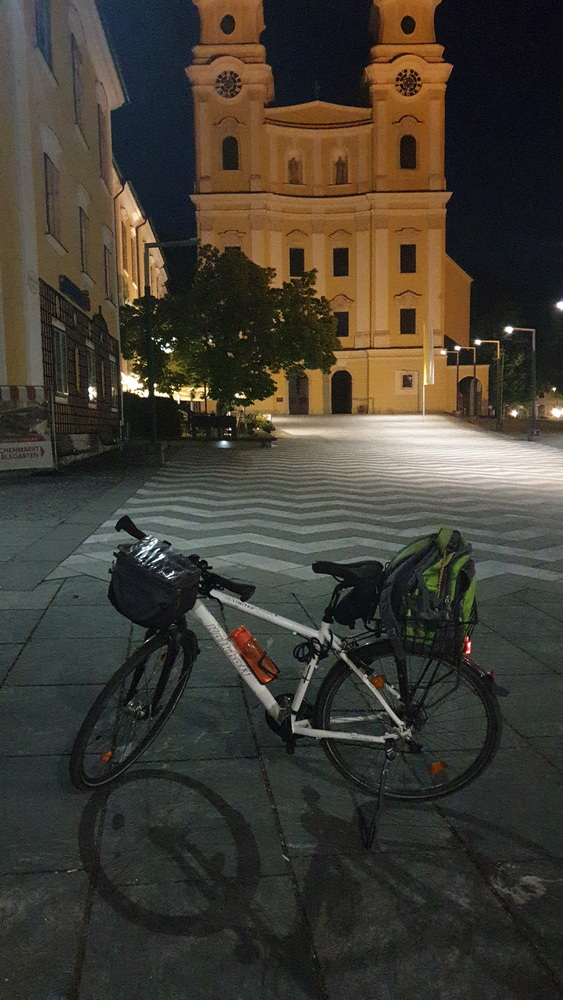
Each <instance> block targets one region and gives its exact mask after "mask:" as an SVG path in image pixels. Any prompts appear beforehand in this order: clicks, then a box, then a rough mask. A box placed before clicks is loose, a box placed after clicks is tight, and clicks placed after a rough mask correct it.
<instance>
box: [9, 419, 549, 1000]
mask: <svg viewBox="0 0 563 1000" xmlns="http://www.w3.org/2000/svg"><path fill="white" fill-rule="evenodd" d="M277 428H278V430H277V433H278V441H277V444H276V446H275V447H274V448H271V449H270V448H260V447H255V446H250V445H248V444H247V443H244V442H240V443H239V444H236V443H233V444H231V443H218V442H187V443H186V444H185V445H181V446H178V447H177V448H176V449H175V450H174V451H173V452H172V453H171V454H170V458H169V461H168V462H167V464H166V465H165V466H164V467H162V468H161V469H159V470H156V471H154V470H153V471H151V470H150V469H144V470H143V469H140V468H133V469H128V468H127V467H126V466H124V465H123V464H121V463H120V462H119V460H118V459H117V458H115V459H114V460H113V461H110V462H109V463H107V464H99V465H98V466H96V464H94V465H90V464H87V463H84V467H83V468H82V469H79V468H76V469H73V470H71V471H69V472H68V473H66V474H65V475H64V476H62V477H38V476H37V477H21V476H15V475H11V474H4V475H3V477H0V537H1V540H2V554H1V555H0V560H1V564H2V565H1V569H2V576H1V581H0V625H1V634H0V720H1V722H0V725H1V733H2V740H1V741H0V755H1V756H2V758H3V760H2V761H1V765H0V767H1V773H2V811H1V813H0V844H1V850H0V998H2V1000H3V998H4V997H6V1000H349V998H350V997H355V998H358V1000H407V998H408V1000H412V998H416V1000H536V998H541V1000H553V998H558V997H562V996H563V990H562V982H563V960H562V954H563V950H562V947H561V944H562V928H563V917H562V914H563V872H562V866H561V857H562V846H563V824H562V822H561V805H562V795H561V790H562V784H561V773H562V764H563V757H562V752H561V737H562V731H563V724H562V722H561V710H562V701H563V699H562V692H563V682H562V674H563V670H562V667H561V647H562V641H563V597H562V593H561V591H562V586H563V526H562V521H561V510H562V509H563V454H562V453H561V450H560V449H559V448H557V447H547V446H546V445H545V444H544V443H542V442H539V443H538V442H528V441H519V440H511V439H508V438H506V437H503V436H500V435H496V434H494V433H485V432H482V431H478V430H476V429H473V428H471V427H469V426H467V425H459V424H457V423H456V422H455V421H453V420H450V419H447V418H438V417H427V418H425V419H422V418H419V417H366V416H363V417H342V418H340V417H327V418H318V419H317V418H284V419H278V420H277ZM123 513H129V514H130V515H131V516H132V517H133V519H134V520H136V521H137V522H138V524H139V526H140V527H141V528H143V529H144V530H147V531H149V532H151V533H155V534H158V535H160V536H161V537H165V538H167V539H169V540H170V541H171V542H173V543H174V544H177V545H178V546H181V547H182V548H183V549H187V550H188V551H191V552H194V551H195V552H198V553H199V554H200V555H202V556H204V557H206V558H207V559H208V560H209V561H210V562H211V563H212V565H213V566H214V567H216V568H217V569H218V570H219V571H220V572H221V571H222V572H224V573H225V574H226V575H232V576H235V575H236V576H237V577H239V578H241V579H245V580H248V581H250V582H253V583H255V584H256V585H257V590H256V595H255V600H256V602H257V603H259V604H262V605H264V606H266V607H268V608H270V609H271V610H273V611H278V612H281V613H283V614H285V615H287V616H289V617H293V618H298V619H301V620H305V621H309V620H313V621H315V622H318V620H319V614H320V612H321V611H322V608H323V606H324V603H325V602H326V598H327V596H328V594H329V593H330V590H331V586H330V580H328V579H327V578H319V577H316V576H315V575H314V574H313V573H312V571H311V568H310V566H311V562H312V561H313V560H315V559H323V558H325V559H329V558H330V559H334V560H342V561H347V560H354V559H358V558H362V557H368V558H379V559H381V560H383V561H385V560H387V559H389V558H390V556H391V554H392V553H393V552H395V551H396V550H397V549H398V548H399V547H400V546H402V545H403V544H405V543H407V542H408V541H409V540H410V539H412V538H413V537H416V536H417V535H419V534H424V533H427V532H430V531H434V530H436V528H438V527H439V526H440V525H442V524H447V525H449V526H452V527H458V528H460V529H461V530H462V531H463V533H464V534H465V536H466V537H467V538H468V539H469V540H470V541H471V542H472V544H473V547H474V551H475V556H476V560H477V571H478V577H479V584H478V598H479V612H480V623H479V626H478V627H477V630H476V633H475V637H474V653H475V656H476V658H477V659H478V660H480V661H482V662H483V663H484V664H485V665H486V666H487V667H492V668H494V669H495V673H496V679H497V682H498V683H499V685H501V686H502V687H503V688H506V689H508V691H509V692H510V693H509V695H508V696H507V697H504V698H502V699H501V708H502V712H503V717H504V732H503V739H502V743H501V748H500V750H499V752H498V755H497V757H496V758H495V761H494V762H493V764H492V765H491V767H490V768H489V769H488V770H487V771H486V772H485V773H484V774H483V775H482V776H481V777H480V778H479V779H478V780H477V781H475V782H474V784H472V785H470V786H469V787H468V788H467V789H465V790H463V791H461V792H458V793H457V794H456V795H454V796H451V797H449V798H445V799H442V800H439V802H437V803H436V804H434V805H417V806H400V807H399V806H396V805H389V806H388V807H387V809H386V810H385V812H384V813H383V816H382V820H381V828H380V835H379V844H378V846H377V848H376V849H374V850H372V851H371V852H367V851H366V850H365V849H364V848H363V847H362V845H361V841H360V836H359V832H358V826H357V822H356V818H355V813H356V808H357V806H358V804H363V805H364V806H366V805H369V803H366V801H365V799H361V798H360V797H358V795H357V793H356V792H355V791H354V790H353V789H352V788H351V787H348V785H347V783H346V782H345V781H344V779H343V778H341V777H340V776H339V775H338V774H337V772H336V771H334V769H333V768H332V767H331V766H330V764H329V763H328V761H327V760H326V758H325V757H324V754H323V753H322V751H321V749H320V748H319V747H318V746H316V745H315V744H314V743H313V741H307V745H306V746H303V745H299V747H298V749H297V752H296V754H295V756H294V757H290V756H288V755H287V754H286V753H285V752H284V749H283V747H282V745H281V744H279V743H278V742H277V739H276V737H275V736H274V734H273V733H272V732H271V731H270V730H269V729H268V728H267V726H266V724H265V721H264V717H263V712H262V709H261V707H260V706H259V705H257V703H256V702H255V700H254V699H253V697H252V696H248V695H247V693H246V691H243V690H241V687H240V686H239V683H238V680H237V676H236V675H235V673H234V672H233V671H231V670H230V669H229V667H228V665H227V664H226V663H224V662H223V661H222V660H221V657H220V655H219V654H218V653H217V652H216V651H214V648H212V644H211V643H210V641H209V639H207V638H202V641H201V642H200V645H201V649H202V652H201V655H200V657H199V658H198V660H197V662H196V665H195V667H194V671H193V675H192V678H191V679H190V682H189V684H188V687H187V689H186V692H185V694H184V697H183V699H182V701H181V703H180V705H179V707H178V709H177V711H176V713H175V715H174V716H173V717H172V719H171V720H170V723H169V724H168V726H167V727H166V728H165V729H164V731H163V733H162V734H161V736H160V737H159V738H158V739H157V740H156V741H155V743H154V744H153V745H152V746H151V747H150V748H149V750H148V751H147V753H146V755H145V756H144V757H143V758H141V760H140V761H139V762H138V763H137V765H136V766H134V767H133V768H132V769H131V771H130V772H128V773H127V774H126V775H125V776H124V778H123V779H122V780H120V781H118V782H117V783H116V784H115V785H113V786H111V787H110V788H109V789H106V790H105V791H100V792H98V793H96V794H88V793H86V794H81V793H79V792H77V791H75V790H74V789H73V788H72V786H71V785H70V782H69V780H68V777H67V771H68V755H69V752H70V748H71V746H72V742H73V738H74V735H75V733H76V731H77V729H78V727H79V725H80V722H81V721H82V718H83V716H84V714H85V712H86V710H87V709H88V707H89V706H90V704H91V702H92V701H93V699H94V697H95V694H96V693H97V691H98V690H100V687H101V686H102V685H103V684H104V683H105V681H106V680H107V679H108V678H109V676H110V675H111V673H112V672H113V671H114V669H115V668H116V666H117V665H118V664H119V663H120V662H121V661H122V660H123V659H124V657H125V656H126V654H127V651H128V650H129V649H130V648H131V647H132V645H134V644H135V643H136V642H138V640H139V638H140V634H141V633H140V630H139V629H137V628H132V627H131V626H130V625H129V623H128V622H127V621H126V620H125V619H122V618H120V616H119V615H118V614H117V612H115V611H114V610H113V608H112V607H111V606H110V605H109V603H108V601H107V597H106V592H107V583H108V568H109V566H110V564H111V560H112V553H113V550H114V546H115V544H116V543H117V541H118V536H117V535H116V533H115V531H114V530H113V527H114V524H115V521H116V519H117V517H118V516H119V515H121V514H123ZM121 540H123V537H122V539H121ZM227 622H228V625H229V629H230V628H234V627H235V626H237V625H239V624H242V623H243V622H242V620H241V619H240V618H239V616H237V615H234V614H233V612H228V613H227ZM244 624H248V625H249V626H250V627H251V628H252V630H253V631H254V632H255V634H256V635H257V636H258V637H259V638H260V640H261V641H262V643H263V645H265V646H267V647H268V649H269V651H270V652H271V655H272V657H273V658H274V659H275V661H276V663H277V665H278V667H279V668H280V671H281V676H280V678H279V679H278V680H277V681H276V682H275V684H276V686H277V688H278V689H279V690H280V691H285V690H292V688H293V686H294V684H295V680H296V678H297V676H298V673H299V670H298V665H297V663H296V662H295V660H294V659H293V657H292V655H291V652H292V649H293V646H294V644H295V642H296V639H295V637H293V636H290V635H288V634H287V633H280V632H279V631H277V630H276V629H275V628H273V627H272V626H270V625H266V624H264V626H262V625H261V624H260V623H259V622H257V621H256V620H252V621H251V620H250V619H249V620H247V621H246V622H244ZM343 631H344V632H345V631H346V630H343ZM200 638H201V637H200Z"/></svg>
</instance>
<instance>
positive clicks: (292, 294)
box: [173, 246, 339, 409]
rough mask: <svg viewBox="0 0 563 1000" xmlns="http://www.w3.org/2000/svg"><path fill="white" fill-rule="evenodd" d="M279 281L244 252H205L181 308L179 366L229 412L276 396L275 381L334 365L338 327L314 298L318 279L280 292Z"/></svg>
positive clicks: (311, 275) (212, 249) (286, 286)
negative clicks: (238, 405) (276, 377)
mask: <svg viewBox="0 0 563 1000" xmlns="http://www.w3.org/2000/svg"><path fill="white" fill-rule="evenodd" d="M274 278H275V271H273V270H272V269H271V268H263V267H260V266H259V265H258V264H255V263H254V262H253V261H251V260H249V259H248V257H246V256H245V254H243V253H242V251H240V250H239V249H237V248H230V249H227V250H225V251H224V252H223V253H221V252H220V251H219V250H217V249H216V248H215V247H211V246H205V247H203V248H202V249H201V251H200V257H199V266H198V270H197V272H196V275H195V278H194V282H193V285H192V288H191V290H190V292H189V294H188V295H187V296H186V298H185V299H183V300H182V301H181V302H180V301H178V302H177V303H176V305H177V312H176V317H175V321H174V322H173V327H174V332H175V337H176V350H175V354H174V360H175V364H177V366H178V368H179V369H180V370H181V371H182V372H183V373H184V378H185V382H190V383H192V384H194V385H198V386H201V385H204V386H206V388H207V392H208V394H209V395H210V396H211V397H212V398H214V399H216V400H217V402H218V404H219V406H220V407H221V408H223V409H230V408H232V406H233V405H234V404H235V402H237V401H238V402H239V403H241V404H243V405H250V404H251V403H253V402H255V401H256V400H260V399H265V398H266V397H267V396H271V395H272V393H273V392H274V391H275V388H276V385H275V382H274V380H273V378H272V374H276V373H278V372H280V371H283V372H284V373H285V374H287V375H291V374H294V373H296V372H298V371H302V370H304V369H305V368H320V369H321V370H322V371H325V372H328V371H330V368H331V365H333V364H334V361H335V357H334V350H335V349H337V348H338V346H339V342H338V339H337V337H336V333H335V330H336V320H335V319H334V317H333V316H331V314H330V306H329V303H328V301H327V300H326V299H325V298H323V297H319V296H317V295H316V294H315V289H314V281H315V272H309V273H307V274H305V275H304V276H303V277H302V278H299V279H297V280H296V281H292V282H287V283H285V284H284V285H283V286H282V287H281V288H274V287H272V282H273V280H274Z"/></svg>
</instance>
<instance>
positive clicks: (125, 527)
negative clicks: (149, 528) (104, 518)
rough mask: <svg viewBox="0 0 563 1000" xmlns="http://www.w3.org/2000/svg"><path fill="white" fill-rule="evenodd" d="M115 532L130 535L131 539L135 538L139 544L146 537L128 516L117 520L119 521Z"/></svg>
mask: <svg viewBox="0 0 563 1000" xmlns="http://www.w3.org/2000/svg"><path fill="white" fill-rule="evenodd" d="M115 530H116V531H126V532H127V533H128V534H129V535H132V536H133V538H137V539H138V540H139V541H140V542H142V541H143V538H146V537H147V536H146V535H145V533H144V531H141V529H140V528H138V527H137V525H136V524H135V522H134V521H132V520H131V518H130V517H129V515H128V514H125V516H124V517H120V518H119V521H118V522H117V524H116V526H115Z"/></svg>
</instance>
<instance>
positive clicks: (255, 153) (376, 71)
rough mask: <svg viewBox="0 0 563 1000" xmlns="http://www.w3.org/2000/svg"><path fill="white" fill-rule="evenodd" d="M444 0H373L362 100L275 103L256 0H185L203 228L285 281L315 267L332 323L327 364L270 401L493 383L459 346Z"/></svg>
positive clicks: (295, 406) (320, 402) (465, 291)
mask: <svg viewBox="0 0 563 1000" xmlns="http://www.w3.org/2000/svg"><path fill="white" fill-rule="evenodd" d="M439 2H440V0H379V2H378V3H377V4H376V11H375V13H376V15H377V17H376V23H377V40H376V44H375V45H374V46H373V48H372V49H371V59H370V63H369V65H368V66H367V67H366V79H367V81H368V83H369V92H370V106H369V107H346V106H340V105H335V104H328V103H326V102H323V101H320V100H315V101H311V102H309V103H306V104H300V105H296V106H291V107H270V105H271V104H272V102H273V100H274V81H273V76H272V71H271V68H270V66H269V65H268V63H267V61H266V60H267V56H266V51H265V49H264V47H263V46H262V45H261V43H260V36H261V34H262V31H263V30H264V20H263V7H262V0H194V3H195V4H196V6H197V7H198V9H199V15H200V28H201V34H200V44H198V45H197V46H195V48H194V50H193V62H192V65H191V66H190V67H189V69H188V70H187V73H188V77H189V80H190V82H191V84H192V89H193V97H194V104H195V149H196V183H195V193H194V195H193V196H192V200H193V202H194V204H195V207H196V215H197V228H198V236H199V238H200V240H201V242H202V243H203V244H213V245H214V246H216V247H219V248H220V249H224V248H226V247H231V246H237V247H240V248H241V249H242V250H243V251H244V253H245V254H246V255H247V256H248V257H250V258H251V259H252V260H254V261H255V262H256V263H257V264H260V265H261V266H268V267H272V268H274V269H275V271H276V281H277V282H278V283H280V284H281V282H282V281H289V280H291V278H293V277H297V276H299V275H300V274H302V273H303V271H305V270H310V269H311V268H316V271H317V284H316V287H317V292H318V293H319V294H321V295H324V296H326V298H327V299H328V300H329V302H330V305H331V308H332V311H333V313H334V315H335V317H336V319H337V323H338V336H339V338H340V344H341V350H340V351H338V353H337V360H336V364H335V366H334V368H333V370H332V371H331V373H330V374H328V375H324V374H322V373H321V372H319V371H311V372H308V373H307V375H306V376H303V377H302V378H300V379H290V380H286V379H285V378H283V377H280V378H279V380H278V389H277V392H276V393H275V395H274V396H273V397H272V398H271V399H268V400H265V401H264V402H263V403H261V406H262V407H263V408H265V409H267V410H269V411H271V413H272V414H276V413H278V414H282V413H284V414H285V413H310V414H322V413H358V412H359V413H393V412H395V413H401V412H403V413H404V412H420V411H421V410H422V408H423V407H424V408H425V409H427V410H428V411H434V412H451V411H453V410H456V409H458V406H459V398H458V382H459V381H460V380H462V379H463V378H464V376H473V375H474V374H475V375H476V376H477V377H478V379H479V382H480V384H481V385H482V386H483V390H484V391H486V386H487V368H486V367H484V366H483V367H481V366H478V367H477V369H476V370H475V371H474V369H473V366H471V367H469V366H467V367H466V366H465V365H459V356H458V357H457V358H456V356H455V354H454V353H453V349H454V345H458V346H462V347H464V346H467V345H468V344H469V297H470V285H471V279H470V277H469V276H468V275H467V274H466V273H465V272H464V271H463V270H462V269H461V268H460V267H459V266H458V265H457V264H455V262H454V261H453V260H451V258H450V257H449V256H448V255H447V253H446V206H447V202H448V200H449V198H450V194H449V192H448V191H447V190H446V179H445V173H444V128H445V92H446V84H447V80H448V77H449V75H450V72H451V69H452V67H451V65H449V64H448V63H447V62H445V61H444V59H443V48H442V46H440V45H439V44H437V42H436V39H435V33H434V12H435V8H436V6H437V5H438V3H439ZM366 30H367V26H366ZM449 349H450V350H449ZM450 351H451V353H450ZM466 354H467V352H464V354H463V355H462V357H465V355H466ZM455 361H457V362H458V364H457V366H456V364H455ZM448 362H449V363H448ZM452 362H453V363H452Z"/></svg>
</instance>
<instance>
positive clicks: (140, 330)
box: [119, 296, 185, 396]
mask: <svg viewBox="0 0 563 1000" xmlns="http://www.w3.org/2000/svg"><path fill="white" fill-rule="evenodd" d="M148 305H149V309H150V327H151V334H152V343H153V373H154V381H155V385H156V388H157V389H158V391H159V392H165V393H167V394H168V395H170V396H171V395H172V394H173V393H174V392H175V391H177V390H178V389H179V388H180V387H181V386H182V385H184V384H185V377H184V374H183V373H182V371H180V370H179V369H178V368H177V366H176V365H175V362H174V352H175V349H176V346H177V340H176V334H175V329H174V318H175V307H174V305H173V304H172V303H171V300H170V298H169V297H165V298H163V299H156V298H154V297H153V296H150V298H149V301H148ZM145 307H146V305H145V299H144V298H140V299H135V301H134V302H133V303H131V304H129V305H125V306H121V308H120V310H119V327H120V335H121V353H122V355H123V357H124V358H125V360H126V361H129V362H130V363H131V364H130V368H131V370H132V372H133V374H134V375H135V376H136V377H137V378H138V379H139V381H140V382H141V383H142V384H143V385H144V386H146V385H147V382H148V361H147V344H146V313H145Z"/></svg>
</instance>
